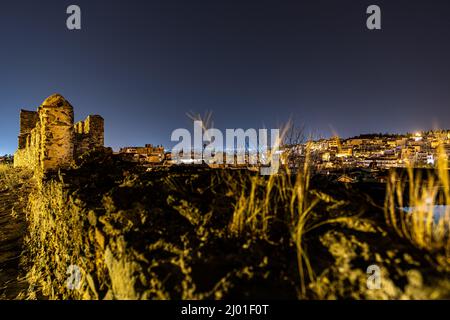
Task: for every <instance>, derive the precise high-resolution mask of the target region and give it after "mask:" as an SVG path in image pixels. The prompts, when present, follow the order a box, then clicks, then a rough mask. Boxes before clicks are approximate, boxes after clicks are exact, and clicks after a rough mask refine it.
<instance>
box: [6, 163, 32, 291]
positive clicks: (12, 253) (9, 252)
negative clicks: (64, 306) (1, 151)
mask: <svg viewBox="0 0 450 320" xmlns="http://www.w3.org/2000/svg"><path fill="white" fill-rule="evenodd" d="M16 173H17V174H19V173H18V172H16ZM2 182H3V181H2ZM29 188H30V186H29V182H27V183H23V182H20V181H18V184H17V185H15V186H6V185H5V184H4V183H1V184H0V299H16V298H21V297H23V295H24V294H25V292H26V290H27V287H28V284H27V282H26V280H25V278H24V276H25V274H24V272H23V270H22V268H21V266H20V260H21V256H22V255H23V253H24V252H23V249H24V248H23V238H24V236H25V232H26V219H25V211H24V209H25V206H26V203H27V199H26V198H27V194H28V192H29Z"/></svg>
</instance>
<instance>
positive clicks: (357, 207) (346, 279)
mask: <svg viewBox="0 0 450 320" xmlns="http://www.w3.org/2000/svg"><path fill="white" fill-rule="evenodd" d="M53 179H55V180H54V181H57V183H56V184H54V185H53V186H52V187H50V186H47V187H46V189H47V191H46V192H44V193H43V194H42V197H43V200H39V201H37V202H45V203H44V205H43V206H41V208H51V207H54V208H55V209H50V210H48V209H43V210H45V211H42V213H41V216H44V217H47V218H46V219H47V220H49V219H50V220H51V221H54V222H53V223H52V225H53V227H51V228H50V229H42V227H41V226H42V225H43V221H41V220H39V219H40V218H36V219H37V220H36V221H34V222H33V221H32V225H33V226H34V227H33V228H34V229H35V234H41V236H42V235H43V239H45V240H44V242H45V243H42V241H41V242H40V243H39V242H37V241H36V240H35V237H34V236H31V238H30V239H31V242H30V246H31V247H32V248H36V249H35V250H34V249H33V254H32V256H31V258H32V261H33V262H34V265H35V268H34V278H35V279H44V280H45V281H44V282H41V284H40V285H41V286H42V287H43V288H44V293H45V294H50V295H51V298H56V299H66V298H69V299H70V298H75V299H78V298H86V299H239V298H243V299H249V298H250V299H255V298H263V299H449V298H450V277H449V275H450V269H449V265H450V259H449V257H448V256H446V255H445V252H430V251H426V250H420V249H418V248H416V247H415V246H414V245H412V244H411V243H409V242H408V241H407V240H405V239H402V238H400V237H399V236H397V235H396V233H395V232H393V231H392V230H391V229H390V227H389V226H388V225H387V224H386V223H385V220H384V213H383V202H384V192H385V186H384V184H371V183H369V184H351V185H346V184H341V183H336V182H331V181H328V179H326V177H321V176H318V177H312V178H311V184H310V186H309V189H308V190H307V192H306V197H308V198H309V199H310V202H314V203H315V206H314V208H313V210H312V211H311V213H310V215H309V218H308V223H306V224H305V233H304V234H303V235H302V237H301V242H302V244H301V245H302V250H304V251H303V253H302V254H303V255H302V258H301V261H302V266H303V268H300V267H299V250H298V248H297V247H296V245H297V244H296V241H295V240H294V238H295V235H294V234H293V229H292V224H291V222H290V220H289V205H290V204H289V203H290V202H289V199H290V198H289V197H290V196H287V197H286V194H285V195H280V194H278V195H275V194H274V197H272V198H271V200H270V214H271V216H269V219H270V220H268V221H269V223H268V225H267V228H265V229H264V230H262V229H260V230H256V229H258V228H256V229H255V228H253V227H252V222H246V225H245V227H244V229H243V230H242V232H240V233H238V234H236V233H234V232H232V229H231V228H230V225H231V224H232V223H231V222H232V220H233V216H234V215H233V213H234V212H235V211H236V208H238V207H239V206H244V208H245V210H244V214H246V213H245V211H249V210H253V209H254V207H255V206H256V207H257V206H258V205H257V203H258V200H255V198H258V197H259V199H262V198H261V196H262V194H263V193H264V190H265V188H266V187H265V183H264V181H262V183H261V184H260V185H259V186H258V187H257V188H258V192H257V193H256V194H255V198H252V197H251V196H249V194H248V192H249V190H251V188H252V187H251V185H252V183H251V182H252V181H254V179H259V180H258V181H261V177H259V178H258V177H257V175H256V177H255V175H254V174H251V173H249V172H247V171H231V172H230V171H221V170H211V169H208V168H201V167H195V168H194V167H174V168H160V169H154V170H152V171H147V172H146V171H145V169H142V168H138V167H136V166H134V165H129V164H126V163H123V162H122V161H120V160H118V159H115V158H114V157H112V156H111V155H108V154H97V155H96V154H93V155H90V156H86V157H85V158H84V159H81V160H80V163H79V166H78V167H77V168H75V169H72V170H68V171H64V172H62V173H61V174H60V175H59V176H58V177H54V178H53ZM279 183H281V182H279ZM242 190H246V192H244V194H247V195H246V196H244V197H242V196H241V195H240V194H241V191H242ZM48 194H53V195H54V197H52V198H53V199H52V201H49V202H48V203H47V202H46V199H48V198H49V197H48ZM288 194H290V193H288ZM58 197H60V199H58ZM239 203H240V205H239ZM249 203H251V205H249ZM260 204H261V203H260ZM252 207H253V209H252ZM252 212H258V210H256V211H255V210H253V211H252ZM260 213H261V212H259V214H260ZM247 217H248V215H247ZM254 222H255V223H256V226H257V225H258V224H259V223H260V222H261V220H259V221H256V220H255V221H254ZM307 229H308V231H306V230H307ZM55 252H59V255H58V256H56V257H55V254H54V253H55ZM67 252H70V253H71V255H67V254H66V253H67ZM70 264H76V265H77V266H79V267H80V268H81V269H82V270H83V272H84V278H85V279H86V281H85V283H86V285H85V286H84V287H82V293H80V294H78V293H77V292H76V291H69V290H67V289H66V285H65V282H64V281H66V273H67V266H69V265H70ZM52 266H53V267H52ZM371 266H372V267H373V266H375V267H376V268H377V269H378V270H379V280H380V286H379V287H378V288H373V287H371V285H368V282H370V283H375V286H376V283H377V281H371V279H373V278H370V276H371V275H373V273H372V271H370V270H372V269H370V267H371ZM368 269H369V271H370V272H368ZM301 279H303V280H304V281H303V282H302V281H301Z"/></svg>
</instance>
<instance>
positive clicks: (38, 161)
mask: <svg viewBox="0 0 450 320" xmlns="http://www.w3.org/2000/svg"><path fill="white" fill-rule="evenodd" d="M103 122H104V120H103V118H102V117H101V116H97V115H93V116H89V117H87V119H86V120H85V121H81V122H78V123H77V124H76V125H75V126H74V114H73V107H72V105H71V104H70V103H69V102H68V101H67V100H66V99H64V97H63V96H61V95H59V94H54V95H52V96H50V97H48V98H47V99H45V101H44V102H43V103H42V105H41V106H40V107H39V108H38V110H37V111H27V110H21V111H20V133H19V141H18V142H19V143H18V150H17V152H16V153H15V154H14V166H15V167H29V168H31V169H33V170H39V171H42V172H47V171H51V170H57V169H59V168H64V167H68V166H70V164H71V163H72V161H73V160H74V159H75V158H76V157H78V156H80V155H81V154H83V153H84V152H86V151H88V150H90V149H92V148H96V147H102V146H103V144H104V123H103Z"/></svg>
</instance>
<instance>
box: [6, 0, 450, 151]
mask: <svg viewBox="0 0 450 320" xmlns="http://www.w3.org/2000/svg"><path fill="white" fill-rule="evenodd" d="M69 4H71V3H69V2H68V1H44V2H42V3H40V4H36V3H33V2H31V1H16V2H14V3H7V4H3V5H2V13H1V14H0V15H1V19H0V39H1V40H2V43H3V45H4V47H5V48H7V50H2V52H0V59H1V61H2V69H3V70H2V72H1V74H0V86H1V88H2V90H1V92H2V94H1V97H2V100H1V101H2V102H1V108H2V117H1V119H0V127H1V128H2V136H1V138H0V154H5V153H13V152H14V151H15V150H16V149H17V135H18V133H19V127H18V116H17V114H18V111H19V110H20V109H29V110H34V109H35V108H36V107H37V106H38V105H39V104H40V103H42V101H43V100H44V99H45V98H46V97H47V96H49V95H51V94H53V93H61V94H62V95H64V96H65V97H66V98H67V99H68V100H69V101H70V102H71V104H72V105H73V106H74V107H75V108H76V109H77V112H76V114H75V119H76V120H77V121H78V120H81V119H84V118H85V117H86V116H87V115H88V114H102V115H103V116H104V118H105V144H106V145H107V146H111V147H113V148H114V149H115V150H117V149H118V148H120V147H123V146H132V145H136V146H139V145H144V144H146V143H151V144H155V145H156V144H162V145H164V146H165V147H166V148H168V149H169V148H170V147H172V146H173V145H174V144H175V143H176V142H171V141H170V135H171V133H172V131H173V130H175V129H177V128H187V129H189V128H191V125H192V124H191V123H190V122H189V119H188V117H187V116H186V113H188V112H191V111H192V112H195V113H200V114H203V113H204V112H205V111H206V110H211V111H212V114H213V120H214V126H215V127H217V128H219V129H221V130H224V129H225V128H243V129H248V128H256V129H258V128H264V127H265V128H276V127H278V126H279V125H282V124H284V123H286V122H287V121H288V120H289V119H292V121H293V122H294V123H296V124H297V125H303V124H304V125H305V130H306V132H308V133H309V132H312V133H314V134H316V135H322V136H324V137H329V136H332V135H334V134H338V135H340V136H342V137H344V138H345V137H351V136H355V135H358V134H364V133H377V132H382V133H406V132H415V131H420V130H428V129H434V128H442V129H447V128H449V127H450V126H449V125H448V123H450V108H448V106H449V102H450V92H449V91H448V87H449V85H450V72H449V71H450V64H449V62H448V59H447V58H446V57H448V56H449V54H450V44H449V43H448V41H447V39H448V36H449V33H450V22H449V21H448V18H447V17H446V15H445V13H446V12H448V9H449V8H450V4H448V2H445V1H435V2H433V3H429V2H426V1H396V2H395V3H392V2H391V3H388V2H387V1H377V5H379V6H380V7H381V10H382V30H376V31H369V30H367V28H366V25H365V23H366V18H367V14H366V13H365V10H366V8H367V6H368V5H370V4H372V3H369V2H368V1H360V2H358V3H355V2H354V1H353V2H352V1H340V2H339V4H338V3H334V2H332V1H296V2H294V1H280V2H277V3H276V6H275V4H274V3H273V2H271V1H258V2H257V3H256V2H254V1H246V2H239V3H238V2H233V1H231V2H230V1H227V2H225V1H216V2H215V3H214V4H212V3H211V2H208V1H192V2H189V4H186V3H183V2H181V1H165V2H164V3H162V2H159V1H148V2H143V1H131V2H127V3H126V4H125V3H123V2H118V1H112V2H111V1H108V2H106V1H96V2H95V3H93V2H87V1H77V4H78V5H79V6H80V8H81V10H82V14H83V15H82V17H83V20H82V30H78V31H69V30H67V28H66V27H65V21H66V18H67V14H66V11H65V10H66V8H67V6H68V5H69ZM30 9H32V10H30ZM56 44H57V45H56Z"/></svg>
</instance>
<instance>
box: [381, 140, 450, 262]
mask: <svg viewBox="0 0 450 320" xmlns="http://www.w3.org/2000/svg"><path fill="white" fill-rule="evenodd" d="M437 205H441V206H445V207H444V208H445V212H444V213H443V214H442V215H440V216H439V218H436V217H435V211H434V210H435V206H437ZM449 206H450V182H449V170H448V158H447V155H446V154H445V151H444V150H443V147H442V145H441V146H440V147H439V150H438V159H437V165H436V170H435V174H434V175H428V176H427V177H424V176H423V175H422V174H421V173H420V171H415V170H414V169H413V167H412V165H410V166H408V169H407V175H406V176H399V175H398V174H397V173H396V172H392V173H391V174H390V177H389V179H388V183H387V190H386V200H385V217H386V220H387V222H388V223H389V225H391V226H392V227H393V228H394V229H395V231H396V232H397V233H398V234H399V235H400V236H402V237H404V238H406V239H408V240H410V241H411V242H412V243H413V244H414V245H416V246H417V247H419V248H421V249H426V250H429V251H432V252H444V253H445V256H446V260H447V261H446V263H447V264H448V265H450V237H449V234H448V232H449V230H450V207H449ZM405 207H408V208H410V209H409V210H405V209H404V208H405Z"/></svg>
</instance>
